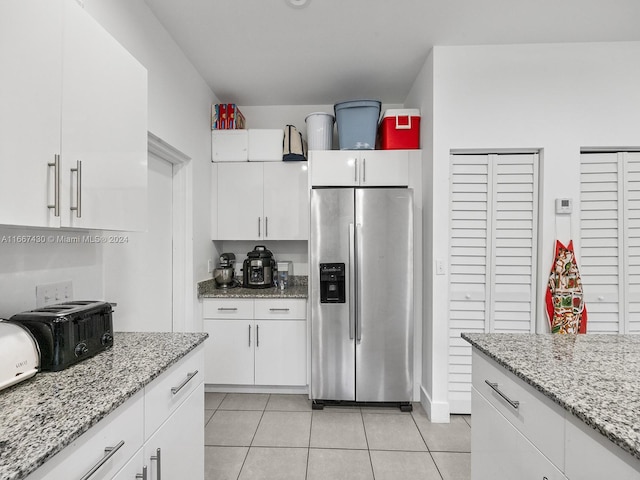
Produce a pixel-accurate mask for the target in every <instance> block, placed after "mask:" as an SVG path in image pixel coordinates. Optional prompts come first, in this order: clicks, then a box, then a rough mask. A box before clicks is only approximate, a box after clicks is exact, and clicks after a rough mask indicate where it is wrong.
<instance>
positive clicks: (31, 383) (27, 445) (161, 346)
mask: <svg viewBox="0 0 640 480" xmlns="http://www.w3.org/2000/svg"><path fill="white" fill-rule="evenodd" d="M207 336H208V335H207V334H206V333H120V332H116V333H115V335H114V345H113V347H112V348H110V349H109V350H107V351H105V352H102V353H99V354H98V355H96V356H94V357H92V358H89V359H87V360H84V361H83V362H80V363H78V364H76V365H73V366H71V367H69V368H67V369H65V370H62V371H60V372H40V373H37V374H36V375H35V376H34V377H32V378H30V379H29V380H25V381H24V382H22V383H19V384H17V385H15V386H13V387H10V388H8V389H6V390H3V391H0V479H2V480H17V479H21V478H24V477H26V476H27V475H28V474H29V473H31V472H33V471H34V470H36V469H37V468H38V467H40V466H41V465H42V464H43V463H44V462H46V461H47V460H48V459H49V458H51V457H52V456H53V455H55V454H56V453H58V452H59V451H61V450H62V449H63V448H64V447H66V446H67V445H69V444H71V443H72V442H73V441H74V440H75V439H76V438H78V437H79V436H80V435H82V434H83V433H84V432H86V431H87V430H88V429H89V428H90V427H92V426H93V425H95V424H96V423H97V422H98V421H99V420H101V419H102V418H104V417H106V416H107V415H108V414H109V413H111V412H112V411H113V410H115V409H116V408H117V407H118V406H120V405H121V404H123V403H124V402H125V401H126V400H127V399H129V398H130V397H132V396H133V395H134V394H135V393H137V392H138V391H140V390H141V389H142V388H143V387H144V386H145V385H147V384H148V383H150V382H151V381H152V380H153V379H154V378H156V377H157V376H159V375H160V374H161V373H162V372H164V371H165V370H166V369H167V368H169V367H170V366H171V365H173V364H174V363H176V362H177V361H178V360H179V359H180V358H182V357H183V356H185V355H186V354H187V353H189V352H190V351H191V350H193V349H194V348H195V347H197V346H198V345H199V344H201V343H202V342H204V340H205V339H206V338H207Z"/></svg>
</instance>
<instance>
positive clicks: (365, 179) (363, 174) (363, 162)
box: [362, 158, 367, 183]
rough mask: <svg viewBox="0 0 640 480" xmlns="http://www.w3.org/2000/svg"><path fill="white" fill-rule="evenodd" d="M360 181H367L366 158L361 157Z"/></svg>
mask: <svg viewBox="0 0 640 480" xmlns="http://www.w3.org/2000/svg"><path fill="white" fill-rule="evenodd" d="M362 183H367V159H366V158H363V159H362Z"/></svg>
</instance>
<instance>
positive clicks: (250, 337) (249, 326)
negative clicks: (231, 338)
mask: <svg viewBox="0 0 640 480" xmlns="http://www.w3.org/2000/svg"><path fill="white" fill-rule="evenodd" d="M249 346H251V324H249Z"/></svg>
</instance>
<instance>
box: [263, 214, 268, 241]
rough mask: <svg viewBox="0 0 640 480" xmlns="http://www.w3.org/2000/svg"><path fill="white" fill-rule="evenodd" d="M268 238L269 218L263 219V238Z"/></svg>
mask: <svg viewBox="0 0 640 480" xmlns="http://www.w3.org/2000/svg"><path fill="white" fill-rule="evenodd" d="M268 236H269V217H264V238H267V237H268Z"/></svg>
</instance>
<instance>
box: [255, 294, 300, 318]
mask: <svg viewBox="0 0 640 480" xmlns="http://www.w3.org/2000/svg"><path fill="white" fill-rule="evenodd" d="M255 318H257V319H258V318H259V319H266V320H268V319H270V318H273V319H277V320H286V319H291V320H304V319H305V318H307V301H306V300H304V299H280V298H279V299H274V300H262V299H256V300H255Z"/></svg>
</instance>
